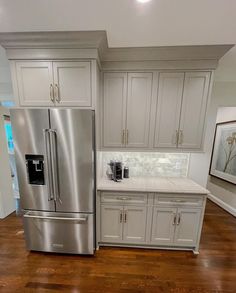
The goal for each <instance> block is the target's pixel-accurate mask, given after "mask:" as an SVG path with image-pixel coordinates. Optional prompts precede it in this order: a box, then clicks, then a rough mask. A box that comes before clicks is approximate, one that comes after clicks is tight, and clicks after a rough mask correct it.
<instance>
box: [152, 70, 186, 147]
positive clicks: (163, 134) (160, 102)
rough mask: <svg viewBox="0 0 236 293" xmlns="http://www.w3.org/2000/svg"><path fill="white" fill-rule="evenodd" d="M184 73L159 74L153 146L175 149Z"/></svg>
mask: <svg viewBox="0 0 236 293" xmlns="http://www.w3.org/2000/svg"><path fill="white" fill-rule="evenodd" d="M183 86H184V73H181V72H180V73H160V76H159V89H158V96H157V97H158V98H157V113H156V127H155V140H154V146H155V147H157V148H158V147H160V148H176V146H177V139H178V130H179V117H180V110H181V101H182V93H183Z"/></svg>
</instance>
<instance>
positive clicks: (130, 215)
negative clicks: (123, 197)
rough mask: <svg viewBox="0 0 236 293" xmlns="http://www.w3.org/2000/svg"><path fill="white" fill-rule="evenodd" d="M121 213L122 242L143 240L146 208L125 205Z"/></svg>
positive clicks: (144, 237)
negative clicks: (122, 224)
mask: <svg viewBox="0 0 236 293" xmlns="http://www.w3.org/2000/svg"><path fill="white" fill-rule="evenodd" d="M123 215H124V216H123V222H124V232H123V242H126V243H143V242H145V241H146V218H147V208H146V207H145V206H144V207H142V206H125V207H124V213H123Z"/></svg>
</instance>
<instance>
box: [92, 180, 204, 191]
mask: <svg viewBox="0 0 236 293" xmlns="http://www.w3.org/2000/svg"><path fill="white" fill-rule="evenodd" d="M97 185H98V186H97V189H98V190H102V191H141V192H163V193H189V194H208V193H209V191H208V190H207V189H205V188H203V187H202V186H200V185H198V184H197V183H195V182H194V181H192V180H190V179H188V178H173V177H132V178H129V179H123V180H122V181H121V182H114V181H112V180H109V179H107V178H100V179H98V184H97Z"/></svg>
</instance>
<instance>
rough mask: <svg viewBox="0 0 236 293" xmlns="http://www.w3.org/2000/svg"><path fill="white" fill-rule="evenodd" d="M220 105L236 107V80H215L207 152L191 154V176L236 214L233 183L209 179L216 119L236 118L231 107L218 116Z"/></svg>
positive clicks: (210, 109)
mask: <svg viewBox="0 0 236 293" xmlns="http://www.w3.org/2000/svg"><path fill="white" fill-rule="evenodd" d="M220 107H236V82H215V83H214V85H213V91H212V98H211V104H210V107H209V111H208V115H207V129H206V137H205V146H204V150H205V153H201V154H191V156H190V165H189V177H190V178H192V179H193V180H195V181H196V182H198V183H199V184H201V185H202V186H206V187H207V188H208V189H209V191H210V192H211V193H212V194H213V196H214V197H216V200H217V198H218V199H220V202H219V201H218V203H219V204H220V205H221V206H224V208H226V209H227V210H228V211H230V212H232V213H234V212H235V215H236V189H235V188H232V184H229V183H225V182H222V180H219V179H215V178H212V177H211V178H210V179H209V180H208V172H209V165H210V158H211V151H212V144H213V139H214V131H215V124H216V121H218V122H219V121H226V120H236V111H235V109H229V108H228V109H226V108H224V109H221V111H220V112H219V116H218V117H217V111H218V108H220ZM216 200H215V201H216ZM221 201H223V203H222V202H221Z"/></svg>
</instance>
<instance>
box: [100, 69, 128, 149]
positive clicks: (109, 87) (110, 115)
mask: <svg viewBox="0 0 236 293" xmlns="http://www.w3.org/2000/svg"><path fill="white" fill-rule="evenodd" d="M126 95H127V74H126V73H105V74H104V97H103V122H102V123H103V127H102V128H103V146H104V147H124V131H125V117H126Z"/></svg>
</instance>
